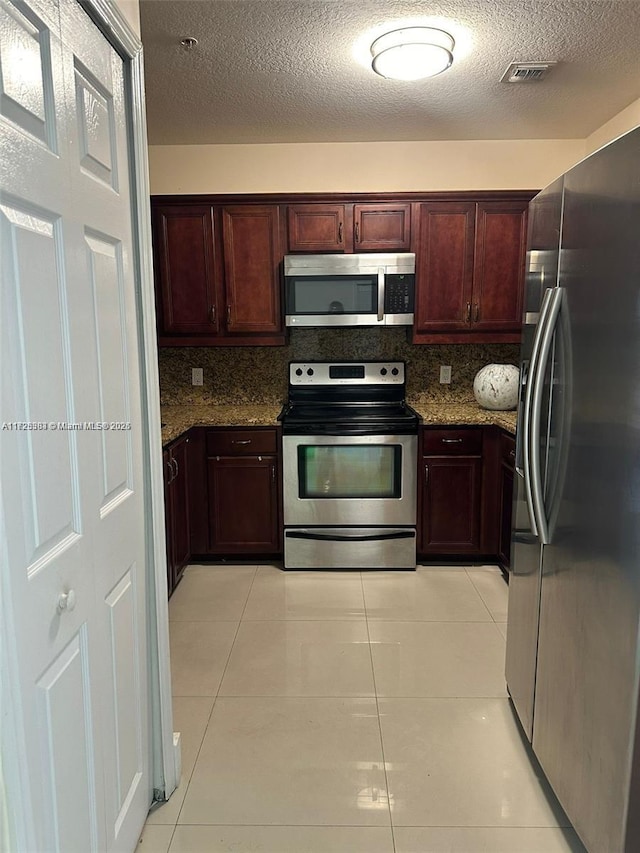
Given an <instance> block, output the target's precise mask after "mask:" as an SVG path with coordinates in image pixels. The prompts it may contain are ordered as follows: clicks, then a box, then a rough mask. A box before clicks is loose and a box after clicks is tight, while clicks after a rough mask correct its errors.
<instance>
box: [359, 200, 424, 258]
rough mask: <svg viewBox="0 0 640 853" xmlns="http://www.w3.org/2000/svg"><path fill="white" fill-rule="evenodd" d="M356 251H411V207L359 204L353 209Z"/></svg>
mask: <svg viewBox="0 0 640 853" xmlns="http://www.w3.org/2000/svg"><path fill="white" fill-rule="evenodd" d="M353 220H354V224H353V248H354V251H355V252H377V251H381V252H384V251H388V252H408V251H409V248H410V245H411V205H410V204H390V203H389V204H387V203H383V204H356V205H354V207H353Z"/></svg>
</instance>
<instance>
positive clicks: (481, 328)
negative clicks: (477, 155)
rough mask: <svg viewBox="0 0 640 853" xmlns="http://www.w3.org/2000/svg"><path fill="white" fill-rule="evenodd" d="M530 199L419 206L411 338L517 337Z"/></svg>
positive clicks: (421, 340) (422, 340) (506, 339)
mask: <svg viewBox="0 0 640 853" xmlns="http://www.w3.org/2000/svg"><path fill="white" fill-rule="evenodd" d="M528 199H529V194H527V196H526V197H523V198H522V199H521V200H505V201H500V200H496V201H478V202H467V203H465V202H438V201H436V202H428V203H425V204H421V205H420V230H419V235H420V236H419V248H418V253H417V254H418V257H417V268H416V322H415V326H414V336H413V341H414V343H465V342H468V343H471V342H477V343H480V342H485V343H490V342H500V341H503V342H505V343H509V342H514V343H515V342H518V341H519V340H520V329H521V323H522V299H523V286H524V261H525V250H526V235H527V209H528V203H529V201H528Z"/></svg>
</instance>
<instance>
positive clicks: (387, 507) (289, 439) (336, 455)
mask: <svg viewBox="0 0 640 853" xmlns="http://www.w3.org/2000/svg"><path fill="white" fill-rule="evenodd" d="M279 420H281V421H282V431H283V483H284V526H285V532H284V565H285V568H287V569H332V568H349V569H413V568H415V565H416V469H417V454H418V422H419V420H420V419H419V416H418V415H417V413H416V412H415V411H414V410H413V409H412V408H411V407H410V406H408V405H407V404H406V402H405V365H404V362H381V361H376V362H293V363H291V364H290V365H289V398H288V402H287V404H286V405H285V407H284V408H283V410H282V412H281V413H280V415H279Z"/></svg>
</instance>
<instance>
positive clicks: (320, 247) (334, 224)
mask: <svg viewBox="0 0 640 853" xmlns="http://www.w3.org/2000/svg"><path fill="white" fill-rule="evenodd" d="M350 218H351V217H350ZM288 219H289V251H290V252H346V251H351V249H352V245H351V239H350V238H351V222H349V223H347V210H346V205H344V204H290V205H289V208H288Z"/></svg>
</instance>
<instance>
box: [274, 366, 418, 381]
mask: <svg viewBox="0 0 640 853" xmlns="http://www.w3.org/2000/svg"><path fill="white" fill-rule="evenodd" d="M289 384H290V385H298V386H301V385H403V384H404V362H403V361H293V362H291V364H290V365H289Z"/></svg>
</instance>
